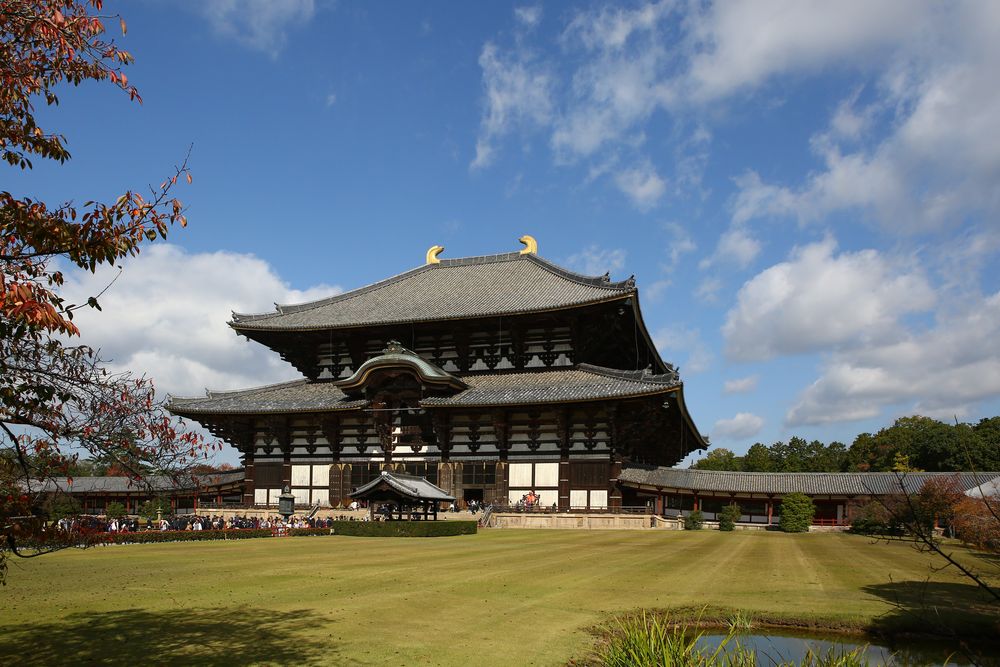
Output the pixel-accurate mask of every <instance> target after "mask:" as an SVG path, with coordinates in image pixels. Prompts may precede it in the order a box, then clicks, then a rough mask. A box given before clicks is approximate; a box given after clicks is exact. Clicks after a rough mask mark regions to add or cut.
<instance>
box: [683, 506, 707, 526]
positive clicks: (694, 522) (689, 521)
mask: <svg viewBox="0 0 1000 667" xmlns="http://www.w3.org/2000/svg"><path fill="white" fill-rule="evenodd" d="M704 522H705V515H704V514H702V513H701V510H695V511H693V512H691V513H690V514H688V515H687V516H686V517H684V530H701V524H702V523H704Z"/></svg>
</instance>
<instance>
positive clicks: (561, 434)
mask: <svg viewBox="0 0 1000 667" xmlns="http://www.w3.org/2000/svg"><path fill="white" fill-rule="evenodd" d="M571 428H572V427H571V423H570V412H569V410H568V409H566V408H563V409H560V410H557V411H556V434H557V436H558V438H559V501H558V503H559V504H558V509H559V511H561V512H568V511H569V509H570V507H569V495H570V494H569V472H570V471H569V448H570V431H571Z"/></svg>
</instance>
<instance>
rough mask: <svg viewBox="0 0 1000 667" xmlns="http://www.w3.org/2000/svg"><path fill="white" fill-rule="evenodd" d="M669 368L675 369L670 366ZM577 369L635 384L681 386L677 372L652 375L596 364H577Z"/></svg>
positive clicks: (644, 371)
mask: <svg viewBox="0 0 1000 667" xmlns="http://www.w3.org/2000/svg"><path fill="white" fill-rule="evenodd" d="M667 365H668V367H670V368H673V367H672V366H670V364H667ZM576 367H577V368H578V369H580V370H582V371H586V372H588V373H596V374H598V375H604V376H605V377H611V378H618V379H622V380H633V381H635V382H647V383H650V384H665V385H673V384H680V381H681V379H680V375H679V374H678V373H677V371H676V370H674V371H673V372H670V373H650V372H648V371H646V370H638V371H626V370H621V369H618V368H608V367H606V366H595V365H594V364H577V365H576Z"/></svg>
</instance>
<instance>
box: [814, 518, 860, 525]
mask: <svg viewBox="0 0 1000 667" xmlns="http://www.w3.org/2000/svg"><path fill="white" fill-rule="evenodd" d="M812 525H814V526H849V525H851V522H850V521H849V520H848V519H816V518H814V519H813V520H812Z"/></svg>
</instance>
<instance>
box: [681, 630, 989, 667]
mask: <svg viewBox="0 0 1000 667" xmlns="http://www.w3.org/2000/svg"><path fill="white" fill-rule="evenodd" d="M710 632H711V631H709V632H706V633H705V634H704V635H702V636H701V638H700V639H699V640H698V646H700V647H704V648H707V649H709V650H714V649H715V648H716V647H718V646H719V643H720V642H721V641H723V640H724V639H725V638H726V635H725V634H709V633H710ZM737 640H738V641H739V643H740V645H741V646H742V647H744V648H749V649H752V650H753V651H754V652H755V653H756V654H757V660H758V663H757V664H758V665H761V666H765V665H772V664H781V663H787V662H794V663H795V664H799V663H801V662H802V660H803V659H804V658H805V657H806V655H807V653H808V652H809V651H810V650H811V651H812V653H813V655H815V656H824V655H826V654H827V652H829V651H830V650H831V649H832V650H833V651H834V652H835V653H837V654H840V653H847V652H849V651H853V650H855V649H858V648H862V647H864V650H865V652H866V657H867V660H868V664H870V665H907V666H913V667H917V666H919V665H937V666H939V667H940V666H941V665H971V664H1000V647H998V646H997V645H992V646H987V647H977V648H976V650H978V651H979V652H980V653H981V654H983V657H984V659H980V660H977V661H976V662H972V661H970V660H969V658H968V657H967V656H965V655H963V654H962V653H961V652H960V651H959V650H958V646H957V643H954V642H936V641H927V640H913V641H910V640H899V641H896V642H894V643H892V644H882V645H880V644H877V643H874V642H867V641H864V640H862V639H855V638H853V637H852V638H848V637H844V636H843V635H833V634H816V633H792V632H786V631H781V632H780V633H777V632H775V633H768V634H738V635H736V636H735V638H734V639H732V640H730V643H729V645H728V646H729V647H732V646H733V644H734V642H735V641H737Z"/></svg>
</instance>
